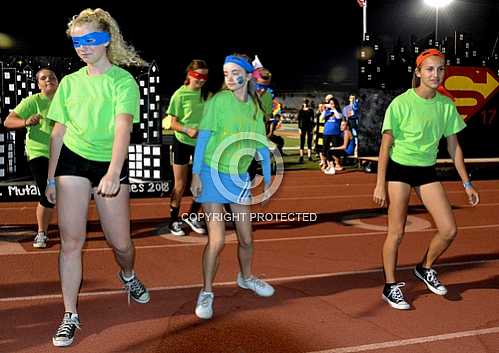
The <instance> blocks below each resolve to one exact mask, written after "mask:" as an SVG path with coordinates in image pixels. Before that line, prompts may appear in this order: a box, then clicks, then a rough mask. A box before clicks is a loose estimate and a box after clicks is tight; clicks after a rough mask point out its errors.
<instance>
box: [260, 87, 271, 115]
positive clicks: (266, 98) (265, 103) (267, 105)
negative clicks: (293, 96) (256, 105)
mask: <svg viewBox="0 0 499 353" xmlns="http://www.w3.org/2000/svg"><path fill="white" fill-rule="evenodd" d="M260 100H261V101H262V108H263V111H264V112H265V115H266V116H267V117H271V116H272V104H273V102H272V94H270V93H269V92H268V91H265V93H264V94H263V95H262V96H261V97H260Z"/></svg>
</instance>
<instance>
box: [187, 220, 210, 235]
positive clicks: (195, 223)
mask: <svg viewBox="0 0 499 353" xmlns="http://www.w3.org/2000/svg"><path fill="white" fill-rule="evenodd" d="M184 222H185V223H187V225H189V227H191V229H192V230H193V231H195V232H196V233H198V234H206V227H205V225H204V224H203V222H201V221H199V220H198V219H197V217H195V216H189V217H187V218H185V219H184Z"/></svg>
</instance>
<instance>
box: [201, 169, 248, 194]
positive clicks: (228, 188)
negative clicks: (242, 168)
mask: <svg viewBox="0 0 499 353" xmlns="http://www.w3.org/2000/svg"><path fill="white" fill-rule="evenodd" d="M199 177H200V179H201V195H199V196H198V197H197V198H196V201H197V202H199V203H223V204H225V203H236V204H248V203H249V202H250V201H251V179H250V176H249V174H248V173H244V174H239V175H235V176H233V177H231V175H230V174H226V173H222V172H219V171H216V170H214V169H213V168H211V167H209V166H208V165H207V164H205V163H203V166H202V168H201V173H200V174H199ZM233 178H234V179H235V180H234V179H233ZM238 179H239V180H238Z"/></svg>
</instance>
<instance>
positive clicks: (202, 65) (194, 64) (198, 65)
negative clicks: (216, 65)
mask: <svg viewBox="0 0 499 353" xmlns="http://www.w3.org/2000/svg"><path fill="white" fill-rule="evenodd" d="M198 69H206V70H209V67H208V64H207V63H206V61H204V60H201V59H194V60H192V61H191V63H190V64H189V65H188V66H187V69H185V72H186V76H185V80H184V85H186V86H187V85H188V84H189V83H190V82H191V81H190V78H189V71H195V70H198ZM209 95H210V92H209V91H208V88H207V86H206V83H205V84H204V85H203V87H201V100H203V101H206V100H207V99H208V96H209Z"/></svg>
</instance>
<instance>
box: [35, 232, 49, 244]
mask: <svg viewBox="0 0 499 353" xmlns="http://www.w3.org/2000/svg"><path fill="white" fill-rule="evenodd" d="M46 238H47V236H46V235H45V233H38V234H37V235H36V237H35V242H39V241H43V240H45V239H46Z"/></svg>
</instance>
